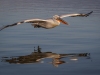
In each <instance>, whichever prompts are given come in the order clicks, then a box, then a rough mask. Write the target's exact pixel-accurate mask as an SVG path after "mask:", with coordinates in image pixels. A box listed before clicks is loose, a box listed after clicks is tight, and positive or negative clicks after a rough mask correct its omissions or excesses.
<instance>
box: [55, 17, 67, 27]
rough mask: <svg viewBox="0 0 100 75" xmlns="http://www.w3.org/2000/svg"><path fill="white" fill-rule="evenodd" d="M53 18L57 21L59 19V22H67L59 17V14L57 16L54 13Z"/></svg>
mask: <svg viewBox="0 0 100 75" xmlns="http://www.w3.org/2000/svg"><path fill="white" fill-rule="evenodd" d="M53 19H55V20H57V21H59V22H61V23H63V24H67V25H68V23H67V22H66V21H64V20H63V19H62V18H60V16H58V15H54V16H53Z"/></svg>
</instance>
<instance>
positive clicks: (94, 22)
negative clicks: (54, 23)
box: [0, 0, 100, 75]
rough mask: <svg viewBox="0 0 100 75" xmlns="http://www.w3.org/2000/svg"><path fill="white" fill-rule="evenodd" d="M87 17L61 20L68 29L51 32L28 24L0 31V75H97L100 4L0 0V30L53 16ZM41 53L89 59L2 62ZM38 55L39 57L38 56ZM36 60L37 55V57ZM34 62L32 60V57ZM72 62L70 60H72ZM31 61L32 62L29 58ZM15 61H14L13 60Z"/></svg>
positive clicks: (99, 66) (66, 0)
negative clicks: (75, 14)
mask: <svg viewBox="0 0 100 75" xmlns="http://www.w3.org/2000/svg"><path fill="white" fill-rule="evenodd" d="M90 11H94V12H93V14H91V15H90V16H89V17H74V18H72V17H69V18H64V20H66V21H67V22H68V23H69V24H70V25H69V26H66V25H63V24H61V25H60V26H58V27H56V28H53V29H42V28H34V27H32V26H31V25H30V24H22V25H19V26H15V27H9V28H7V29H4V30H3V31H0V60H1V62H0V75H13V74H14V75H19V74H21V75H33V74H35V75H40V74H41V75H44V74H48V75H55V74H57V75H66V74H70V75H73V74H74V75H99V74H100V58H99V57H100V51H99V49H100V29H99V28H100V25H99V22H100V1H99V0H95V1H92V0H86V1H84V0H81V1H80V0H50V1H47V0H0V27H1V26H3V25H8V24H12V23H15V22H19V21H22V20H25V19H31V18H41V19H46V18H52V16H53V15H55V14H58V15H61V14H69V13H76V12H78V13H87V12H90ZM37 46H40V48H42V50H41V51H42V52H52V53H54V54H55V55H57V56H59V55H61V54H80V53H82V54H84V53H89V54H90V55H89V57H87V56H86V57H85V56H83V57H77V56H75V57H70V56H68V57H67V56H66V57H59V58H57V62H58V61H61V64H57V63H56V64H57V65H56V66H55V65H54V64H53V61H54V58H55V55H52V53H51V57H49V58H48V56H45V57H42V58H41V59H38V60H37V62H31V63H29V62H28V59H27V62H28V63H9V62H8V61H6V60H11V59H12V58H19V57H20V56H24V57H25V56H27V55H30V54H31V53H32V52H33V53H34V47H35V49H37ZM40 55H41V54H40ZM38 57H39V55H38ZM33 58H34V57H33ZM72 58H74V59H72ZM30 59H32V58H30ZM17 61H18V60H17Z"/></svg>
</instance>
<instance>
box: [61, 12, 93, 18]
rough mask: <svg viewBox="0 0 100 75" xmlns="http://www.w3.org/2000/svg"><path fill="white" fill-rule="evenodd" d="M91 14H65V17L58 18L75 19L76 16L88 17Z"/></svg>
mask: <svg viewBox="0 0 100 75" xmlns="http://www.w3.org/2000/svg"><path fill="white" fill-rule="evenodd" d="M91 13H93V11H91V12H89V13H86V14H83V13H76V14H65V15H61V16H60V18H64V17H77V16H80V17H87V16H89V15H90V14H91Z"/></svg>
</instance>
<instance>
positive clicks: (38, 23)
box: [0, 11, 93, 31]
mask: <svg viewBox="0 0 100 75" xmlns="http://www.w3.org/2000/svg"><path fill="white" fill-rule="evenodd" d="M92 12H93V11H91V12H89V13H87V14H82V13H75V14H65V15H60V16H59V15H54V16H53V18H51V19H46V20H44V19H28V20H24V21H21V22H17V23H14V24H11V25H5V26H3V27H1V28H0V31H1V30H3V29H5V28H8V27H11V26H16V25H19V24H22V23H32V26H34V28H40V27H41V28H45V29H50V28H54V27H56V26H59V25H60V22H61V23H63V24H66V25H68V23H67V22H66V21H64V20H63V19H62V18H64V17H77V16H80V17H87V16H89V15H90V14H91V13H92Z"/></svg>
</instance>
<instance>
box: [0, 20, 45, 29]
mask: <svg viewBox="0 0 100 75" xmlns="http://www.w3.org/2000/svg"><path fill="white" fill-rule="evenodd" d="M40 22H45V20H43V19H29V20H24V21H21V22H17V23H13V24H11V25H5V26H3V27H0V31H1V30H3V29H5V28H8V27H12V26H16V25H19V24H22V23H33V24H34V23H40Z"/></svg>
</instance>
